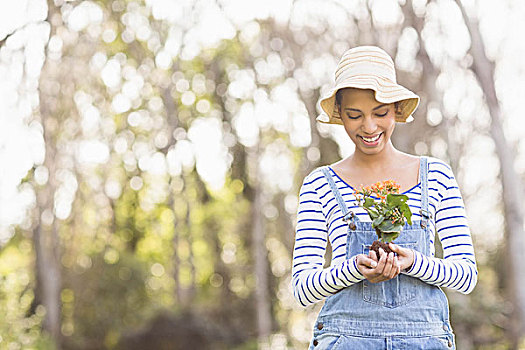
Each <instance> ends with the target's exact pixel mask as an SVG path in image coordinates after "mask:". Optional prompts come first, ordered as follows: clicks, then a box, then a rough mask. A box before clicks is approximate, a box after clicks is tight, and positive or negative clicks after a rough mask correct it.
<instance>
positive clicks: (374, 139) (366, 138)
mask: <svg viewBox="0 0 525 350" xmlns="http://www.w3.org/2000/svg"><path fill="white" fill-rule="evenodd" d="M380 136H381V134H379V135H377V136H376V137H373V138H368V137H364V136H361V137H362V138H363V140H365V141H366V142H375V141H377V140H379V137H380Z"/></svg>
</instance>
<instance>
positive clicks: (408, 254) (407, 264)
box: [388, 243, 414, 271]
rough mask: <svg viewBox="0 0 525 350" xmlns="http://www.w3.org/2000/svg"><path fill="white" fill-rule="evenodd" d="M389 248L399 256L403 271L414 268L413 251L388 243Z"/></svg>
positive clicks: (398, 259)
mask: <svg viewBox="0 0 525 350" xmlns="http://www.w3.org/2000/svg"><path fill="white" fill-rule="evenodd" d="M388 246H389V247H390V249H392V251H393V252H395V253H396V254H397V261H398V263H399V267H400V268H401V271H404V270H408V269H410V268H411V267H412V265H413V264H414V251H413V250H412V249H408V248H403V247H400V246H398V245H397V244H394V243H388Z"/></svg>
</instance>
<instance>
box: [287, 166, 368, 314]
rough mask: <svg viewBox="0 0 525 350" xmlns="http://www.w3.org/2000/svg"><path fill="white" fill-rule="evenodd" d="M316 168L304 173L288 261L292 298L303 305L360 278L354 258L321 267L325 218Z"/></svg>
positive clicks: (326, 237) (361, 277)
mask: <svg viewBox="0 0 525 350" xmlns="http://www.w3.org/2000/svg"><path fill="white" fill-rule="evenodd" d="M322 176H323V175H322V173H321V172H320V171H315V170H314V171H313V172H312V173H311V174H310V175H308V176H307V177H306V178H305V180H304V182H303V185H302V186H301V190H300V194H299V206H298V210H297V225H296V229H295V246H294V250H293V261H292V264H293V266H292V288H293V294H294V297H295V299H296V300H297V301H298V302H299V303H300V304H301V305H302V306H307V305H309V304H313V303H315V302H318V301H321V300H323V299H324V298H326V297H328V296H330V295H333V294H335V293H337V292H338V291H339V290H341V289H343V288H345V287H348V286H351V285H353V284H355V283H358V282H360V281H362V280H364V279H365V278H364V276H363V275H362V274H361V273H360V272H359V270H358V269H357V265H356V262H355V259H354V258H351V259H348V260H344V261H343V262H342V263H340V264H337V265H333V266H330V267H328V268H324V263H325V259H324V254H325V251H326V245H327V239H328V232H327V221H326V218H325V215H324V213H323V211H322V204H321V201H320V199H319V195H318V193H317V191H316V189H315V185H316V184H318V183H319V181H320V180H321V177H322Z"/></svg>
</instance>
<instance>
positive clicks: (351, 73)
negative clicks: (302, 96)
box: [317, 46, 419, 124]
mask: <svg viewBox="0 0 525 350" xmlns="http://www.w3.org/2000/svg"><path fill="white" fill-rule="evenodd" d="M349 87H352V88H358V89H372V90H374V91H375V99H376V100H377V101H378V102H380V103H394V102H398V110H397V111H396V121H397V122H401V123H405V122H410V121H412V119H413V118H412V113H414V111H415V109H416V108H417V106H418V104H419V96H418V95H416V94H415V93H413V92H412V91H410V90H408V89H407V88H405V87H403V86H401V85H399V84H397V82H396V71H395V68H394V62H393V61H392V58H391V57H390V56H389V55H388V54H387V53H386V52H385V51H383V50H382V49H380V48H379V47H376V46H358V47H354V48H352V49H349V50H347V51H346V52H345V53H343V56H342V57H341V60H340V61H339V64H338V65H337V69H336V71H335V86H334V87H333V88H332V89H330V91H329V92H328V94H326V95H325V96H324V97H322V98H321V99H320V100H319V102H318V108H319V107H320V108H319V110H321V111H322V112H321V114H320V115H319V116H318V117H317V120H318V121H320V122H322V123H327V124H343V122H342V120H341V117H340V116H339V110H338V108H337V104H336V101H335V94H336V93H337V90H339V89H343V88H349Z"/></svg>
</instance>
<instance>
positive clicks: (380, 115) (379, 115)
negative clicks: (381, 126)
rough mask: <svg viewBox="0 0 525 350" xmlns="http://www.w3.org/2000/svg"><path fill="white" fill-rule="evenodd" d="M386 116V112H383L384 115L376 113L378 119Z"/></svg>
mask: <svg viewBox="0 0 525 350" xmlns="http://www.w3.org/2000/svg"><path fill="white" fill-rule="evenodd" d="M387 114H388V111H385V112H384V113H381V114H379V113H376V115H377V116H378V117H384V116H386V115H387Z"/></svg>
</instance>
